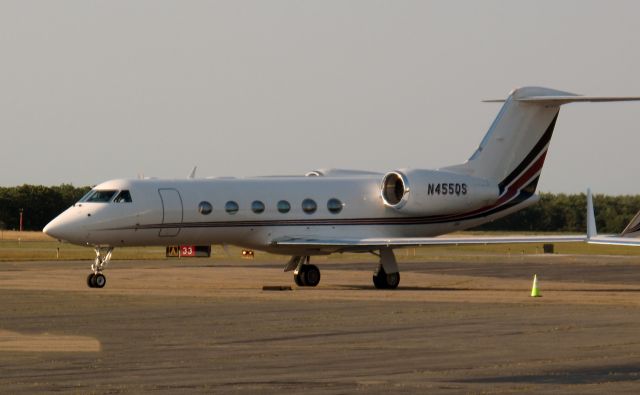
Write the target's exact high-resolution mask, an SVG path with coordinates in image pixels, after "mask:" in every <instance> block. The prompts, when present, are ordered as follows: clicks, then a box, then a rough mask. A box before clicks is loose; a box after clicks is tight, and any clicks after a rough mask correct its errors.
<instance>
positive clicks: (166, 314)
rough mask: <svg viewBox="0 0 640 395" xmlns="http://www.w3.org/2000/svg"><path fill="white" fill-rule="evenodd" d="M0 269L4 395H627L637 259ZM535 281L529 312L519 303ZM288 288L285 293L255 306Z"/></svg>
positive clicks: (633, 353) (201, 262)
mask: <svg viewBox="0 0 640 395" xmlns="http://www.w3.org/2000/svg"><path fill="white" fill-rule="evenodd" d="M285 260H286V258H284V257H283V258H282V260H281V261H276V260H274V261H273V262H266V263H265V262H252V261H241V262H233V263H230V264H219V263H215V262H213V261H212V260H209V259H197V260H188V259H184V260H180V261H177V260H174V261H167V260H159V261H140V262H133V261H113V262H112V264H111V265H110V266H109V267H108V269H107V271H106V272H105V274H106V275H107V286H106V288H104V289H89V288H87V287H86V284H85V278H86V274H87V272H88V266H89V263H88V262H62V261H50V262H0V300H1V301H2V302H1V303H0V389H1V391H2V392H3V393H12V394H14V393H17V394H19V393H33V392H45V391H51V392H62V393H65V392H68V393H132V392H133V393H139V392H154V393H176V392H189V393H283V392H291V393H308V394H314V393H340V394H345V393H356V392H361V393H486V394H493V393H495V394H503V393H540V392H543V393H544V392H554V393H581V394H602V393H614V392H615V393H638V392H639V391H640V337H639V336H638V334H639V333H640V270H639V269H640V258H639V257H612V256H606V257H602V256H559V255H546V256H543V255H532V256H513V257H504V256H496V257H494V258H491V257H481V258H478V259H473V258H470V257H465V258H464V259H462V258H461V259H460V261H456V260H455V259H446V260H442V261H438V260H432V261H429V262H410V263H403V262H402V259H400V268H401V270H402V281H401V285H400V289H397V290H395V291H380V290H375V289H373V286H372V284H371V272H372V270H373V266H372V265H371V264H370V263H367V264H357V263H345V264H342V263H335V262H331V263H326V264H324V265H323V264H322V263H320V264H319V266H320V268H321V270H322V281H321V283H320V285H319V286H318V287H317V288H314V289H301V288H297V287H296V286H295V285H293V281H292V278H291V275H290V274H288V273H286V274H285V273H283V272H282V265H283V263H284V261H285ZM534 273H537V274H538V276H539V279H540V290H541V293H542V295H543V297H541V298H531V297H530V296H529V292H530V287H531V279H532V277H533V274H534ZM265 285H274V286H277V285H287V286H288V285H291V286H292V290H291V291H263V290H262V288H263V286H265Z"/></svg>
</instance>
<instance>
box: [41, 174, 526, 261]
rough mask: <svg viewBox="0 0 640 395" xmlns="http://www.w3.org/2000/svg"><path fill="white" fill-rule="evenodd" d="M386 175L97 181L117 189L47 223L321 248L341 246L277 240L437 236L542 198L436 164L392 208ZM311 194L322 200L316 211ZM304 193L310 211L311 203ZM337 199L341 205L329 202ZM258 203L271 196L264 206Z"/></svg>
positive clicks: (59, 231) (93, 232) (123, 242)
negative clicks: (504, 193)
mask: <svg viewBox="0 0 640 395" xmlns="http://www.w3.org/2000/svg"><path fill="white" fill-rule="evenodd" d="M407 174H411V173H410V172H408V173H407ZM383 176H384V175H383V174H369V173H367V174H359V173H357V172H354V173H353V174H351V173H348V172H346V173H339V174H338V175H337V176H336V175H334V176H332V175H327V176H308V177H304V176H300V177H256V178H243V179H234V178H217V179H215V178H212V179H181V180H160V179H131V180H112V181H107V182H104V183H102V184H100V185H98V186H96V187H95V188H94V189H93V191H114V194H113V196H112V197H111V198H110V199H109V201H104V202H91V201H80V202H78V203H76V204H75V205H74V206H73V207H70V208H69V209H68V210H66V211H65V212H64V213H62V214H61V215H60V216H58V217H57V218H56V219H54V220H53V221H52V222H51V223H50V224H49V225H47V228H45V232H47V233H48V234H50V235H52V236H54V237H56V238H59V239H63V240H66V241H69V242H71V243H75V244H82V245H93V246H111V247H119V246H151V245H165V246H166V245H176V244H196V245H207V244H231V245H237V246H241V247H245V248H252V249H258V250H265V251H271V252H276V253H282V254H299V253H304V254H307V255H313V254H326V253H330V252H332V251H327V250H317V251H309V250H305V251H298V250H292V249H291V248H284V247H276V246H274V242H275V241H278V240H282V239H283V238H288V239H291V238H310V237H322V238H328V237H330V238H339V239H349V238H363V237H389V238H393V237H430V236H437V235H441V234H445V233H449V232H452V231H456V230H462V229H466V228H469V227H473V226H477V225H479V224H482V223H485V222H488V221H491V220H494V219H496V218H499V217H502V216H504V215H507V214H509V213H511V212H513V211H516V210H519V209H521V208H523V207H524V206H527V205H529V204H531V203H533V202H534V201H535V200H536V199H535V195H532V194H527V195H526V196H524V197H521V198H520V199H519V200H517V199H516V198H517V197H518V196H515V195H514V196H510V197H509V199H500V200H503V202H500V201H499V199H498V195H499V191H498V189H497V187H495V188H494V187H491V186H488V182H487V181H485V180H478V179H474V178H472V177H468V178H466V179H465V178H464V176H460V175H456V174H452V173H450V172H446V171H440V172H439V171H429V174H428V177H427V178H428V179H420V178H416V179H415V180H412V181H411V188H412V189H411V191H412V192H411V193H413V195H410V193H409V192H408V189H407V193H408V194H409V195H407V196H409V197H410V198H409V201H410V202H411V201H416V202H419V205H417V206H416V205H413V206H412V205H411V204H407V205H406V206H404V207H400V208H398V207H390V206H389V205H388V204H385V200H384V199H383V196H382V194H381V188H382V185H381V182H382V179H383ZM430 180H431V181H432V182H431V186H430V187H429V185H428V184H429V181H430ZM448 180H449V181H451V182H447V181H448ZM436 187H437V190H438V193H435V189H436ZM494 189H495V193H494V192H492V191H493V190H494ZM120 191H129V193H130V196H131V201H130V202H115V201H114V199H115V196H116V195H117V194H118V193H119V192H120ZM463 191H464V193H463ZM487 191H489V192H487ZM518 192H519V191H518ZM491 194H493V195H495V196H491ZM309 199H310V200H312V201H313V202H315V205H316V206H317V208H316V210H315V211H313V212H311V211H312V210H311V209H312V208H313V205H312V204H311V205H310V202H309ZM305 200H306V204H307V206H306V207H307V211H304V210H303V202H305ZM516 200H517V201H516ZM281 201H285V202H288V203H289V206H290V210H289V211H288V212H281V211H280V210H279V202H281ZM330 201H331V202H332V204H333V206H332V207H331V208H332V210H333V211H331V210H330V207H328V206H329V202H330ZM230 202H232V203H230ZM254 202H260V203H262V206H264V210H263V211H261V210H260V207H261V205H260V203H254ZM336 202H339V203H340V204H339V205H338V206H336ZM203 203H208V204H209V205H210V207H211V208H212V209H211V212H210V213H206V211H207V210H206V209H205V210H203V209H202V204H203ZM507 203H508V204H507ZM234 204H235V205H237V210H236V206H235V205H234ZM280 204H282V203H280ZM309 205H310V206H309ZM253 206H256V207H253ZM252 207H253V208H255V209H256V210H255V211H254V210H252ZM416 207H418V209H416ZM452 207H454V209H453V211H452ZM205 208H206V206H205ZM416 210H418V211H416ZM260 211H261V212H260Z"/></svg>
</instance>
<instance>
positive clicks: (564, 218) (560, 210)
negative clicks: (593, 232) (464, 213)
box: [476, 193, 640, 233]
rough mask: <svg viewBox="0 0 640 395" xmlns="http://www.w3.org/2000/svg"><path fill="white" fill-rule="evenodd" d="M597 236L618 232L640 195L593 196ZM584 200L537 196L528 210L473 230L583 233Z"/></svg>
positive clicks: (637, 205)
mask: <svg viewBox="0 0 640 395" xmlns="http://www.w3.org/2000/svg"><path fill="white" fill-rule="evenodd" d="M593 204H594V206H595V214H596V225H597V228H598V232H599V233H620V232H621V231H622V230H623V229H624V227H625V226H626V225H627V223H628V222H629V221H630V220H631V218H633V216H634V215H635V214H636V213H637V212H638V210H640V195H634V196H629V195H623V196H607V195H595V196H594V199H593ZM586 207H587V197H586V195H585V194H584V193H581V194H579V195H565V194H563V193H561V194H558V195H555V194H551V193H542V194H540V201H539V202H538V203H536V204H534V205H533V206H531V207H528V208H526V209H524V210H521V211H519V212H517V213H514V214H511V215H509V216H507V217H505V218H501V219H499V220H496V221H494V222H491V223H488V224H484V225H482V226H479V227H477V228H476V230H501V231H540V232H579V233H584V232H586V227H587V219H586V218H587V208H586Z"/></svg>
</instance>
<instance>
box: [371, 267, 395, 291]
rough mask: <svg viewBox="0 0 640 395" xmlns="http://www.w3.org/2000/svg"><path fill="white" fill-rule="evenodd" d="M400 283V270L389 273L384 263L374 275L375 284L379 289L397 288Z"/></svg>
mask: <svg viewBox="0 0 640 395" xmlns="http://www.w3.org/2000/svg"><path fill="white" fill-rule="evenodd" d="M398 285H400V272H396V273H387V272H385V271H384V268H383V267H382V265H380V266H378V270H377V271H376V273H375V274H374V275H373V286H374V287H376V288H377V289H396V288H398Z"/></svg>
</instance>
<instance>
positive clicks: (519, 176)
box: [448, 87, 576, 193]
mask: <svg viewBox="0 0 640 395" xmlns="http://www.w3.org/2000/svg"><path fill="white" fill-rule="evenodd" d="M568 96H569V97H573V96H576V95H573V94H571V93H567V92H561V91H557V90H553V89H547V88H537V87H526V88H519V89H516V90H514V91H513V92H511V94H510V95H509V97H507V99H506V100H505V101H504V104H503V106H502V109H501V110H500V112H499V113H498V116H497V117H496V119H495V120H494V121H493V123H492V124H491V127H490V128H489V131H488V132H487V134H486V135H485V136H484V138H483V139H482V141H481V142H480V146H479V147H478V149H477V150H476V151H475V152H474V153H473V155H472V156H471V158H469V160H468V161H467V162H466V163H464V164H462V165H458V166H453V167H451V168H448V169H450V170H453V171H462V172H465V173H466V174H469V175H473V176H476V177H481V178H485V179H488V180H491V181H493V182H495V183H496V184H498V186H499V188H500V192H501V193H504V192H505V191H506V190H508V189H520V188H525V187H529V188H528V189H532V192H531V193H533V192H535V188H536V186H537V183H538V178H539V176H540V172H541V171H542V165H543V164H544V160H545V157H546V154H547V150H548V148H549V142H550V141H551V136H552V135H553V130H554V128H555V125H556V120H557V118H558V113H559V111H560V105H561V104H562V103H557V102H554V101H551V102H531V101H527V98H530V97H536V98H540V97H542V98H544V97H568Z"/></svg>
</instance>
